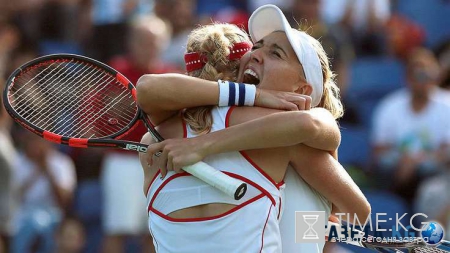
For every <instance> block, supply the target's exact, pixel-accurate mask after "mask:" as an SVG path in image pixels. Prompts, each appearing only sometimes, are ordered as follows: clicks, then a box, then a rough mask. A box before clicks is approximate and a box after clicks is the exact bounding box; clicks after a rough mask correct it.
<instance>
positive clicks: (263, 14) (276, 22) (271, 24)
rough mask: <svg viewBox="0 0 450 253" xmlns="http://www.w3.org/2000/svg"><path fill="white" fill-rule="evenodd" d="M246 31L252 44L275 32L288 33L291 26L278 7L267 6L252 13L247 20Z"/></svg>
mask: <svg viewBox="0 0 450 253" xmlns="http://www.w3.org/2000/svg"><path fill="white" fill-rule="evenodd" d="M248 30H249V32H250V36H251V38H252V40H253V42H257V41H259V40H261V39H262V38H264V37H265V36H267V35H269V34H271V33H273V32H275V31H283V32H289V31H290V30H291V26H290V25H289V22H288V21H287V20H286V18H285V17H284V14H283V12H282V11H281V10H280V9H279V8H278V7H276V6H275V5H272V4H267V5H264V6H261V7H259V8H258V9H256V10H255V11H254V12H253V14H252V15H251V17H250V19H249V20H248Z"/></svg>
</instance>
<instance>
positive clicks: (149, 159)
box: [147, 142, 164, 165]
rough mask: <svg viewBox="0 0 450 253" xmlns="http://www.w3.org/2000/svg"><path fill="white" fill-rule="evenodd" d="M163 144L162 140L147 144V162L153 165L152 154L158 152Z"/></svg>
mask: <svg viewBox="0 0 450 253" xmlns="http://www.w3.org/2000/svg"><path fill="white" fill-rule="evenodd" d="M163 146H164V144H163V143H162V142H159V143H155V144H152V145H149V146H148V148H147V163H148V164H149V165H153V155H155V154H157V153H159V151H160V150H161V149H162V148H163Z"/></svg>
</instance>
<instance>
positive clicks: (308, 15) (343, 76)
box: [288, 0, 355, 95]
mask: <svg viewBox="0 0 450 253" xmlns="http://www.w3.org/2000/svg"><path fill="white" fill-rule="evenodd" d="M323 1H324V0H292V6H291V7H290V8H289V10H292V18H291V19H290V20H289V22H290V23H291V26H292V27H296V26H298V24H297V22H299V23H300V28H301V30H304V31H309V33H310V34H311V36H313V37H314V38H316V39H318V40H319V41H320V42H321V44H322V45H323V48H324V49H325V52H326V53H327V55H328V56H329V58H330V63H331V66H332V70H333V71H334V72H336V74H337V84H338V86H339V88H340V90H341V94H342V95H344V94H345V88H346V84H347V72H348V66H349V64H350V62H351V60H353V58H354V54H355V52H354V48H353V45H352V41H351V37H350V34H349V33H347V30H345V29H343V27H342V26H341V25H340V24H333V25H329V24H327V23H325V21H324V20H323V18H322V17H321V15H320V10H321V8H322V5H323ZM290 16H291V15H288V17H290Z"/></svg>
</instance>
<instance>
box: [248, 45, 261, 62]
mask: <svg viewBox="0 0 450 253" xmlns="http://www.w3.org/2000/svg"><path fill="white" fill-rule="evenodd" d="M262 51H263V50H262V48H258V49H255V50H253V51H252V52H251V54H250V60H251V61H253V62H257V63H262V61H263V52H262Z"/></svg>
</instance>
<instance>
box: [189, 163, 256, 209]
mask: <svg viewBox="0 0 450 253" xmlns="http://www.w3.org/2000/svg"><path fill="white" fill-rule="evenodd" d="M183 170H184V171H186V172H188V173H189V174H191V175H193V176H195V177H197V178H198V179H200V180H203V181H204V182H206V183H208V184H209V185H211V186H213V187H215V188H217V189H219V190H221V191H222V192H224V193H225V194H227V195H228V196H230V197H233V198H234V199H235V200H239V199H241V198H242V197H243V196H244V195H245V192H246V191H247V184H246V183H244V182H242V181H241V180H238V179H236V178H232V177H230V176H228V175H227V174H225V173H223V172H221V171H219V170H217V169H215V168H213V167H211V166H209V165H208V164H206V163H204V162H198V163H195V164H193V165H189V166H185V167H183Z"/></svg>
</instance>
